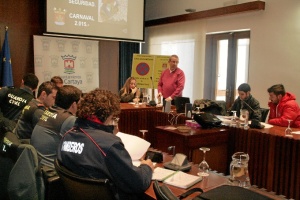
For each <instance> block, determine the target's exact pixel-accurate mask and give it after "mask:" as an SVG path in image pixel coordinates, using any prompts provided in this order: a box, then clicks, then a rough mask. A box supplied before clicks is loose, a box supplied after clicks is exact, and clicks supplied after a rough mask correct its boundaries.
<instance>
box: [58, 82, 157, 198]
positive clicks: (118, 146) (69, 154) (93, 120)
mask: <svg viewBox="0 0 300 200" xmlns="http://www.w3.org/2000/svg"><path fill="white" fill-rule="evenodd" d="M119 113H120V99H119V97H118V96H117V95H116V94H113V93H112V92H110V91H107V90H101V89H99V88H98V89H95V90H93V91H91V92H89V93H87V94H86V95H85V97H84V98H83V99H82V100H81V102H80V104H79V106H78V112H77V117H78V118H77V120H76V123H75V126H74V127H73V129H71V130H70V131H67V132H66V133H65V134H64V136H63V138H62V140H61V143H60V145H59V148H58V152H57V154H58V156H57V159H58V160H59V161H60V163H61V164H62V165H63V166H65V167H66V168H68V169H69V170H71V171H72V172H73V173H75V174H78V175H80V176H82V177H87V178H96V179H97V178H99V179H100V178H101V179H103V178H104V179H106V178H108V179H110V181H111V182H113V184H114V186H115V187H116V190H117V191H118V195H119V199H142V197H141V196H140V195H142V194H143V193H144V192H145V190H147V188H148V187H149V186H150V184H151V178H152V172H153V169H154V165H153V163H152V161H151V160H150V159H147V160H142V161H141V164H140V166H139V167H136V166H134V165H133V163H132V159H131V157H130V155H129V153H128V151H127V150H126V149H125V147H124V144H123V142H122V141H121V139H120V138H119V137H117V136H116V135H115V133H116V132H118V131H116V129H117V126H114V125H113V124H115V123H114V116H116V115H118V114H119Z"/></svg>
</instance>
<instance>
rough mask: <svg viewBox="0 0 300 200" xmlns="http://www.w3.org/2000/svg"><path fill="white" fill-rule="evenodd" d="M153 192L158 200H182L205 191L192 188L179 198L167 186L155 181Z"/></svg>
mask: <svg viewBox="0 0 300 200" xmlns="http://www.w3.org/2000/svg"><path fill="white" fill-rule="evenodd" d="M153 190H154V193H155V196H156V198H157V200H180V199H184V198H186V197H188V196H189V195H191V194H193V193H195V192H200V193H203V190H202V189H201V188H192V189H189V190H187V191H186V192H184V193H183V194H181V195H180V196H179V197H177V196H175V195H174V194H173V192H172V191H171V190H170V189H169V188H168V187H167V186H166V185H165V184H161V185H159V183H158V181H157V180H155V181H154V183H153Z"/></svg>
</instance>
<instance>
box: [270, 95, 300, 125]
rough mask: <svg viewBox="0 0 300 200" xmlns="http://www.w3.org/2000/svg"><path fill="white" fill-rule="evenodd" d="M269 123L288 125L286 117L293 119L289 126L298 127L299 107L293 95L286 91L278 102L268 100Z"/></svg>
mask: <svg viewBox="0 0 300 200" xmlns="http://www.w3.org/2000/svg"><path fill="white" fill-rule="evenodd" d="M268 104H269V107H270V115H269V121H268V123H269V124H273V125H277V126H288V121H287V120H288V119H290V120H293V121H292V122H291V127H297V128H299V127H300V108H299V105H298V104H297V102H296V97H295V95H293V94H291V93H289V92H287V93H286V94H285V95H284V96H283V97H282V99H281V101H280V102H279V103H278V104H274V103H272V102H269V103H268Z"/></svg>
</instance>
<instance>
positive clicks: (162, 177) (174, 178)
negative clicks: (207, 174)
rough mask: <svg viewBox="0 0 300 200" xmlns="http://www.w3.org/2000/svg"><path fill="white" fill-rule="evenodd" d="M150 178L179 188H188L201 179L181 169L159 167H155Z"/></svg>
mask: <svg viewBox="0 0 300 200" xmlns="http://www.w3.org/2000/svg"><path fill="white" fill-rule="evenodd" d="M152 180H158V181H162V182H164V183H166V184H169V185H173V186H176V187H179V188H183V189H186V188H189V187H191V186H192V185H194V184H196V183H198V182H199V181H201V180H202V177H200V176H195V175H191V174H188V173H185V172H182V171H173V170H170V169H165V168H161V167H156V168H155V169H154V172H153V174H152Z"/></svg>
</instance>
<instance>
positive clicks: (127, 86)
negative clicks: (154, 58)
mask: <svg viewBox="0 0 300 200" xmlns="http://www.w3.org/2000/svg"><path fill="white" fill-rule="evenodd" d="M132 80H134V81H135V82H136V79H135V78H134V77H129V78H128V79H127V80H126V81H125V83H124V85H123V87H122V88H121V90H124V91H123V94H122V96H124V95H125V94H128V93H130V92H129V91H130V82H131V81H132Z"/></svg>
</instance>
